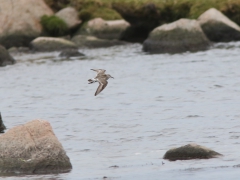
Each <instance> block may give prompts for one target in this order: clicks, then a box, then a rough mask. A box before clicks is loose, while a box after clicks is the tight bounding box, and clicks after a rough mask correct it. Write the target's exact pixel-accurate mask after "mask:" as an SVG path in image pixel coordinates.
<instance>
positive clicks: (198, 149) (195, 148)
mask: <svg viewBox="0 0 240 180" xmlns="http://www.w3.org/2000/svg"><path fill="white" fill-rule="evenodd" d="M219 156H222V155H221V154H220V153H218V152H216V151H213V150H211V149H208V148H206V147H204V146H200V145H197V144H188V145H185V146H181V147H179V148H173V149H170V150H168V151H167V152H166V153H165V155H164V157H163V159H168V160H170V161H176V160H189V159H210V158H216V157H219Z"/></svg>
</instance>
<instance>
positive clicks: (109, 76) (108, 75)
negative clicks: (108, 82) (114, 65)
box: [106, 74, 114, 79]
mask: <svg viewBox="0 0 240 180" xmlns="http://www.w3.org/2000/svg"><path fill="white" fill-rule="evenodd" d="M106 75H107V77H108V78H113V79H114V77H112V76H111V75H110V74H106Z"/></svg>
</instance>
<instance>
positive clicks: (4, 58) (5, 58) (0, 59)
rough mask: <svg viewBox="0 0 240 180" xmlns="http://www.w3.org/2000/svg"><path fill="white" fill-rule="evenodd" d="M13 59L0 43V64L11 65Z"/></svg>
mask: <svg viewBox="0 0 240 180" xmlns="http://www.w3.org/2000/svg"><path fill="white" fill-rule="evenodd" d="M14 63H15V59H14V58H13V57H12V56H11V55H10V54H9V52H8V51H7V50H6V48H5V47H3V46H1V45H0V66H6V65H11V64H14Z"/></svg>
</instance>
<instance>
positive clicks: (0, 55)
mask: <svg viewBox="0 0 240 180" xmlns="http://www.w3.org/2000/svg"><path fill="white" fill-rule="evenodd" d="M14 63H15V59H14V58H13V57H12V56H11V55H10V54H9V52H8V51H7V50H6V48H5V47H3V46H1V45H0V66H6V65H11V64H14ZM0 119H1V117H0ZM0 123H1V120H0ZM0 126H1V125H0Z"/></svg>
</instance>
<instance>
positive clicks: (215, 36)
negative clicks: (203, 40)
mask: <svg viewBox="0 0 240 180" xmlns="http://www.w3.org/2000/svg"><path fill="white" fill-rule="evenodd" d="M198 22H199V23H200V25H201V27H202V29H203V31H204V33H205V34H206V36H207V37H208V39H210V40H211V41H214V42H229V41H239V40H240V27H239V26H238V25H237V24H236V23H234V22H233V21H231V20H230V19H228V18H227V17H226V16H225V15H223V14H222V13H221V12H220V11H218V10H217V9H215V8H211V9H209V10H207V11H206V12H204V13H203V14H202V15H201V16H200V17H199V18H198Z"/></svg>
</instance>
